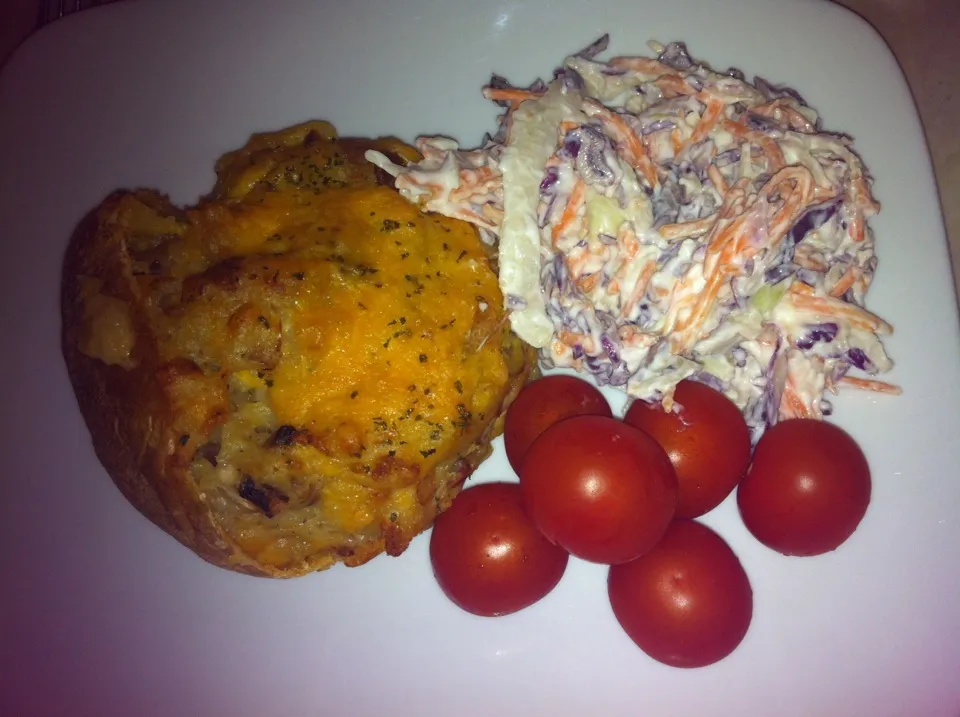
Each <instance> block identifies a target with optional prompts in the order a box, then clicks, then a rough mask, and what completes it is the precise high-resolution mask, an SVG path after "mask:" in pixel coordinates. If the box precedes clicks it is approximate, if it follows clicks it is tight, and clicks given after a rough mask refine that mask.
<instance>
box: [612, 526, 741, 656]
mask: <svg viewBox="0 0 960 717" xmlns="http://www.w3.org/2000/svg"><path fill="white" fill-rule="evenodd" d="M607 592H608V594H609V597H610V605H611V607H612V608H613V613H614V615H616V618H617V620H618V621H619V622H620V625H621V626H622V627H623V629H624V631H626V633H627V635H629V636H630V638H631V639H632V640H633V641H634V642H635V643H636V644H637V645H638V646H639V647H640V649H642V650H643V651H644V652H646V653H647V654H648V655H650V657H652V658H653V659H655V660H657V661H659V662H662V663H664V664H667V665H671V666H673V667H703V666H705V665H710V664H713V663H714V662H718V661H719V660H722V659H723V658H724V657H726V656H727V655H729V654H730V653H731V652H733V651H734V650H735V649H736V647H737V646H738V645H739V644H740V643H741V642H742V641H743V638H744V636H745V635H746V634H747V629H748V628H749V627H750V621H751V619H752V618H753V590H752V589H751V587H750V581H749V580H748V578H747V574H746V572H744V570H743V566H742V565H741V564H740V561H739V560H738V559H737V556H736V555H734V553H733V551H732V550H731V549H730V547H729V546H728V545H727V544H726V542H724V540H723V538H721V537H720V536H719V535H717V534H716V533H714V532H713V531H712V530H710V529H709V528H707V527H706V526H704V525H701V524H700V523H696V522H694V521H692V520H677V521H674V522H673V523H672V524H671V525H670V527H669V528H668V529H667V532H666V533H665V534H664V536H663V539H662V540H661V541H660V542H659V543H657V545H656V546H655V547H654V548H653V550H651V551H650V552H648V553H646V554H645V555H643V556H641V557H640V558H638V559H637V560H634V561H633V562H630V563H625V564H623V565H614V566H612V567H611V568H610V573H609V575H608V577H607Z"/></svg>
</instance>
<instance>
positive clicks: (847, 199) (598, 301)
mask: <svg viewBox="0 0 960 717" xmlns="http://www.w3.org/2000/svg"><path fill="white" fill-rule="evenodd" d="M670 63H674V64H672V65H671V64H670ZM497 93H498V90H497V89H495V88H490V95H489V96H491V98H493V99H498V100H502V101H504V102H506V103H512V108H511V109H508V111H507V112H506V113H505V115H504V117H503V118H502V128H501V132H500V133H499V134H498V136H497V137H495V138H494V139H493V140H492V141H491V142H488V143H487V144H486V145H485V146H484V147H482V148H480V149H478V150H474V151H472V152H463V151H461V150H460V149H459V148H458V147H457V146H456V144H454V143H451V141H450V140H446V139H442V138H423V139H421V140H420V143H419V144H418V147H420V148H421V151H423V153H424V160H423V161H422V162H420V163H418V164H414V165H410V166H407V167H399V166H397V165H393V164H392V163H391V162H389V160H387V159H386V158H385V157H383V156H382V155H380V156H371V157H370V158H371V160H372V161H374V162H376V163H377V164H378V165H379V166H381V167H382V168H383V169H385V170H386V171H388V172H390V173H391V174H393V175H394V176H395V177H396V178H397V180H396V183H397V187H398V189H400V191H401V192H403V193H404V196H407V197H408V198H409V199H410V200H411V201H416V202H418V203H420V204H421V205H422V206H424V207H425V208H427V209H428V210H431V211H438V212H441V213H444V214H447V215H449V216H457V217H461V218H465V219H467V220H468V221H473V223H475V224H477V226H479V227H480V228H481V230H482V232H483V233H484V234H487V235H489V237H491V238H493V239H494V240H495V241H499V255H500V287H501V289H502V291H503V294H504V297H505V301H506V306H507V308H508V309H509V310H510V320H511V325H512V327H513V329H514V331H515V332H516V333H517V334H518V335H519V336H520V337H521V338H523V339H524V340H525V341H527V342H529V343H530V344H532V345H534V346H536V347H537V348H539V349H541V360H542V362H543V363H544V364H545V365H546V366H547V367H552V366H563V367H571V368H574V369H576V370H578V371H583V372H585V373H588V374H590V375H592V376H593V378H594V379H595V380H596V381H597V382H598V383H599V384H601V385H605V384H609V385H613V386H617V387H619V388H621V389H623V390H625V391H626V392H627V393H628V394H630V395H631V396H632V397H635V398H638V399H643V400H649V401H660V402H662V403H663V404H664V405H665V406H668V407H669V406H670V405H672V394H673V389H674V387H675V386H676V384H677V383H678V382H679V381H681V380H683V379H685V378H690V377H693V378H695V379H696V380H699V381H702V382H705V383H707V384H708V385H711V386H714V387H715V388H718V389H719V390H721V391H723V392H724V393H725V394H726V395H727V396H728V397H729V398H730V399H731V400H732V401H733V402H734V403H736V404H737V406H738V407H739V408H740V409H741V410H742V411H743V413H744V415H745V417H746V419H747V421H748V424H749V425H750V426H751V428H752V429H753V432H754V437H755V438H756V437H758V436H759V435H760V433H762V431H763V430H764V428H765V427H767V426H769V425H771V424H772V423H775V422H776V421H777V420H778V419H782V418H788V417H794V416H797V415H804V416H810V417H814V418H820V417H822V416H823V415H825V412H826V411H828V410H829V403H828V402H824V401H823V400H822V397H823V394H824V391H833V390H835V389H836V386H837V384H838V383H839V382H841V381H842V380H843V377H844V375H845V374H846V373H847V372H848V371H851V370H853V371H862V372H865V373H867V374H870V375H875V374H878V373H882V372H885V371H888V370H889V369H890V368H891V367H892V362H891V361H890V359H889V357H888V356H887V355H886V352H885V351H884V348H883V344H882V343H881V339H880V337H881V336H882V335H884V334H886V333H889V332H890V331H891V330H892V329H891V327H890V326H889V325H888V324H886V323H885V322H883V321H882V320H880V319H879V318H877V317H875V316H873V315H872V314H870V313H869V312H867V311H866V310H865V309H863V301H864V297H865V294H866V291H867V289H868V287H869V283H870V280H871V278H872V275H873V271H874V269H875V267H876V257H875V255H874V245H873V235H872V232H871V230H870V228H869V226H868V225H867V220H868V218H869V217H870V216H871V215H872V214H875V213H876V212H877V211H878V210H879V205H878V204H877V203H876V202H874V200H873V199H872V197H871V196H870V190H869V184H870V181H869V177H868V176H867V174H866V170H865V169H864V167H863V166H862V164H861V162H860V158H859V157H858V156H857V155H856V154H855V153H854V152H853V151H851V149H850V141H849V139H848V138H846V137H843V136H840V135H834V134H828V133H823V132H820V131H819V129H818V128H819V117H818V115H817V113H816V111H815V110H813V109H812V108H810V107H808V106H807V105H805V104H803V103H802V101H801V100H800V99H799V97H798V96H797V95H796V94H795V93H793V92H792V91H790V90H786V89H784V88H779V87H775V86H772V85H770V84H768V83H766V82H764V81H762V80H759V79H758V80H757V86H754V85H751V84H748V83H747V82H745V81H743V80H741V79H739V76H733V75H732V74H723V73H718V72H714V71H713V70H711V69H710V68H708V67H707V66H705V65H702V64H698V63H696V62H694V61H693V60H691V59H690V58H689V57H688V56H687V55H686V48H684V47H683V46H682V45H676V44H674V45H670V46H667V47H666V48H664V50H663V54H662V55H660V56H659V57H658V58H657V60H656V61H651V60H649V59H645V58H627V59H626V60H624V59H623V58H621V59H619V60H615V61H613V62H612V63H604V62H600V61H597V60H596V59H595V58H594V57H593V55H592V54H590V55H589V56H583V53H581V55H580V56H574V57H570V58H567V59H566V60H565V62H564V63H563V66H562V68H561V69H559V70H558V71H557V72H556V74H555V79H554V81H553V82H551V83H549V84H548V85H544V84H543V83H536V84H535V85H534V86H532V87H531V88H530V89H529V90H521V89H508V90H506V91H503V93H501V94H497ZM424 148H426V150H424ZM477 167H484V168H488V169H492V170H494V172H495V174H494V175H493V180H491V181H487V182H483V183H481V182H478V181H475V180H474V179H473V177H474V174H475V173H474V174H471V171H472V170H474V169H476V168H477ZM465 170H466V171H465ZM491 182H492V184H491ZM454 197H455V199H454ZM491 217H499V221H497V222H492V223H491V221H490V218H491ZM876 386H877V387H878V390H888V391H890V392H894V391H895V387H892V386H888V385H884V384H879V383H878V384H876Z"/></svg>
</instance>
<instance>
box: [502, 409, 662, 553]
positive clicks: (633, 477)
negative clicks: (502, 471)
mask: <svg viewBox="0 0 960 717" xmlns="http://www.w3.org/2000/svg"><path fill="white" fill-rule="evenodd" d="M520 487H521V488H522V489H523V499H524V502H525V504H526V506H527V512H528V513H529V515H530V517H531V518H532V519H533V522H534V523H535V524H536V526H537V527H538V528H539V529H540V531H541V532H542V533H543V534H544V535H545V536H547V538H548V539H549V540H550V541H551V542H553V543H556V544H557V545H560V546H562V547H564V548H565V549H566V550H568V551H570V552H571V553H573V554H574V555H576V556H577V557H580V558H583V559H584V560H590V561H593V562H597V563H608V564H613V563H624V562H626V561H628V560H633V559H634V558H636V557H638V556H640V555H642V554H643V553H645V552H646V551H648V550H649V549H650V548H652V547H653V546H654V544H655V543H656V542H657V541H658V540H659V539H660V536H662V535H663V532H664V531H665V530H666V529H667V525H668V524H669V523H670V521H671V520H672V519H673V513H674V509H675V507H676V502H677V479H676V476H675V474H674V471H673V466H671V465H670V459H668V458H667V454H666V453H664V452H663V449H662V448H661V447H660V446H659V445H657V442H656V441H654V440H653V439H652V438H650V437H649V436H648V435H647V434H645V433H644V432H643V431H638V430H637V429H636V428H633V427H631V426H628V425H626V424H625V423H623V422H621V421H617V420H614V419H612V418H605V417H603V416H576V417H574V418H568V419H566V420H564V421H560V423H557V424H555V425H553V426H551V427H550V428H548V429H547V430H546V431H544V432H543V435H541V436H540V437H539V438H538V439H537V440H536V441H534V443H533V445H532V446H530V450H529V452H528V453H527V457H526V459H525V460H524V462H523V468H522V469H521V473H520Z"/></svg>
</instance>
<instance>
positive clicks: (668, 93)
mask: <svg viewBox="0 0 960 717" xmlns="http://www.w3.org/2000/svg"><path fill="white" fill-rule="evenodd" d="M653 84H654V85H655V86H656V87H657V88H658V89H659V90H660V92H661V93H662V95H663V97H664V99H670V98H671V97H680V96H682V95H692V94H694V92H695V90H694V89H693V87H691V86H690V83H689V82H687V81H686V79H684V78H683V77H681V76H680V75H677V74H673V73H671V74H669V75H661V76H660V77H658V78H657V79H655V80H654V81H653Z"/></svg>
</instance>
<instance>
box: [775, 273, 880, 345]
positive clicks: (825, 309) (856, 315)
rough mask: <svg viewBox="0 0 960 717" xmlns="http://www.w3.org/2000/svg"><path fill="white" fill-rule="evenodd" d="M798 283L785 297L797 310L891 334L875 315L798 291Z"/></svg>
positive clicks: (857, 307)
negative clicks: (788, 298)
mask: <svg viewBox="0 0 960 717" xmlns="http://www.w3.org/2000/svg"><path fill="white" fill-rule="evenodd" d="M798 285H800V286H802V284H800V283H799V282H794V283H793V284H791V285H790V288H789V289H787V296H788V297H790V300H791V301H792V302H793V305H794V307H796V308H797V309H799V310H804V311H812V312H815V313H818V314H821V315H823V316H834V317H837V318H839V319H844V320H846V321H849V322H850V323H851V324H853V325H854V326H856V327H858V328H861V329H865V330H867V331H872V332H874V333H878V334H891V333H893V327H892V326H891V325H890V324H888V323H887V322H886V321H884V320H883V319H881V318H880V317H879V316H876V315H875V314H871V313H870V312H869V311H867V310H866V309H862V308H860V307H859V306H857V305H855V304H848V303H847V302H846V301H842V300H840V299H834V298H833V297H819V296H813V295H811V294H808V293H806V292H802V291H798V290H797V287H798Z"/></svg>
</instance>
